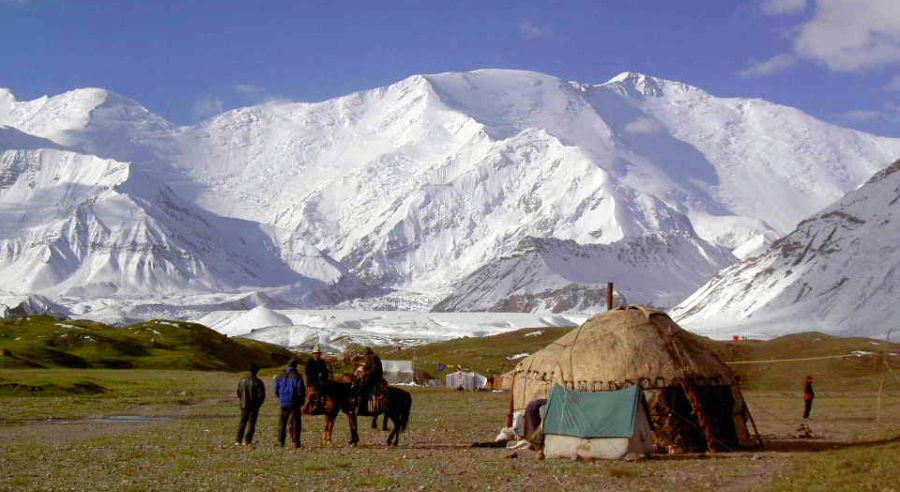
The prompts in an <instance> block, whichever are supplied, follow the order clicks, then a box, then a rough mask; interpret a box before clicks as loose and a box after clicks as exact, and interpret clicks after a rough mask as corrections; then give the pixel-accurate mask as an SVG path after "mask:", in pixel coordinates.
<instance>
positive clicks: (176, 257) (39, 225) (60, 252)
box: [0, 128, 322, 297]
mask: <svg viewBox="0 0 900 492" xmlns="http://www.w3.org/2000/svg"><path fill="white" fill-rule="evenodd" d="M7 133H9V132H8V131H7V129H3V128H0V135H4V134H7ZM135 167H136V166H135V165H133V164H129V163H124V162H120V161H116V160H112V159H103V158H99V157H97V156H94V155H86V154H79V153H75V152H71V151H66V150H56V149H50V148H42V149H28V150H22V149H18V150H4V149H3V148H0V289H5V290H7V291H11V292H14V293H16V292H17V293H23V292H24V293H42V294H47V295H51V296H76V297H107V296H130V295H140V296H150V297H156V296H165V295H167V294H173V293H180V292H185V291H194V292H214V291H220V290H227V289H237V288H247V287H252V286H281V285H286V284H299V283H304V282H305V283H308V284H310V285H311V286H315V285H318V284H320V283H322V282H321V281H320V280H319V279H312V278H307V277H303V276H302V275H301V274H299V273H297V272H295V271H293V270H292V269H290V268H289V267H288V266H287V265H286V264H285V263H284V262H283V261H282V260H281V258H280V255H279V252H278V249H277V248H276V247H275V245H274V244H273V243H272V241H271V239H270V237H269V236H268V235H266V234H265V233H264V232H263V231H262V229H261V227H260V224H258V223H252V222H248V221H244V220H241V219H234V218H223V217H217V216H214V215H213V214H211V213H210V212H208V211H205V210H202V209H200V208H198V207H196V206H195V205H193V204H190V203H187V202H183V201H181V200H180V199H179V198H178V197H177V196H176V195H175V194H174V193H173V192H172V191H171V190H170V189H169V188H168V187H167V186H164V185H160V184H158V183H156V182H155V181H154V180H153V179H151V178H149V177H147V176H143V175H142V174H141V172H140V171H139V170H137V169H135Z"/></svg>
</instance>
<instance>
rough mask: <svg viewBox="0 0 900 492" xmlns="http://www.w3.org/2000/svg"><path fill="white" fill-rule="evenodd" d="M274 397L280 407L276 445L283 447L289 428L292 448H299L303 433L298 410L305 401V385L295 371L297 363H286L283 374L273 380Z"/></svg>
mask: <svg viewBox="0 0 900 492" xmlns="http://www.w3.org/2000/svg"><path fill="white" fill-rule="evenodd" d="M275 396H276V397H277V398H278V404H279V406H280V407H281V415H280V416H279V420H278V443H279V444H280V445H281V447H284V441H285V437H286V436H285V434H286V433H287V432H286V431H287V430H288V427H290V434H291V443H292V444H293V445H294V448H295V449H297V448H300V447H301V446H302V443H301V441H300V434H301V432H303V423H302V422H301V420H300V409H301V407H303V402H304V401H305V400H306V385H305V384H303V376H301V375H300V372H298V371H297V361H296V360H291V361H290V362H289V363H288V367H287V369H286V370H285V371H284V374H283V375H282V376H281V377H279V378H277V379H275Z"/></svg>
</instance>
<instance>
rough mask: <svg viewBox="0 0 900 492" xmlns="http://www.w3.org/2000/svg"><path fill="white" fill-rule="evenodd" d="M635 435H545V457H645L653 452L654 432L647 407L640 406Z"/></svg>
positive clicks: (610, 458) (612, 458)
mask: <svg viewBox="0 0 900 492" xmlns="http://www.w3.org/2000/svg"><path fill="white" fill-rule="evenodd" d="M635 418H636V420H635V422H634V434H632V436H631V437H630V438H625V437H595V438H590V439H585V438H581V437H574V436H560V435H557V434H547V435H545V436H544V456H546V457H547V458H569V459H575V458H583V459H605V460H618V459H622V458H624V457H625V456H626V455H628V454H636V455H645V454H650V453H652V452H653V431H652V430H651V429H650V420H649V419H648V418H647V412H646V411H645V410H644V405H638V411H637V415H636V416H635Z"/></svg>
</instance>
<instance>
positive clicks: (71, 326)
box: [54, 323, 84, 330]
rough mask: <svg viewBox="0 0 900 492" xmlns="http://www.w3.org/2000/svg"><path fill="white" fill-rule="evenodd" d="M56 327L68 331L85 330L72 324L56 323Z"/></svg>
mask: <svg viewBox="0 0 900 492" xmlns="http://www.w3.org/2000/svg"><path fill="white" fill-rule="evenodd" d="M54 325H55V326H58V327H60V328H65V329H68V330H83V329H84V328H82V327H80V326H75V325H70V324H66V323H54Z"/></svg>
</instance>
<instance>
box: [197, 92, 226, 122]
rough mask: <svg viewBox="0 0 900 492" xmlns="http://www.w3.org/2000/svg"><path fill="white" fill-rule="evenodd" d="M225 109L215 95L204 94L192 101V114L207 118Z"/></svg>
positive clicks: (223, 104)
mask: <svg viewBox="0 0 900 492" xmlns="http://www.w3.org/2000/svg"><path fill="white" fill-rule="evenodd" d="M224 111H225V103H224V102H223V101H222V100H221V99H219V98H218V97H215V96H205V97H204V98H202V99H200V100H199V101H197V102H196V103H194V116H196V117H198V118H208V117H210V116H214V115H217V114H219V113H222V112H224Z"/></svg>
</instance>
